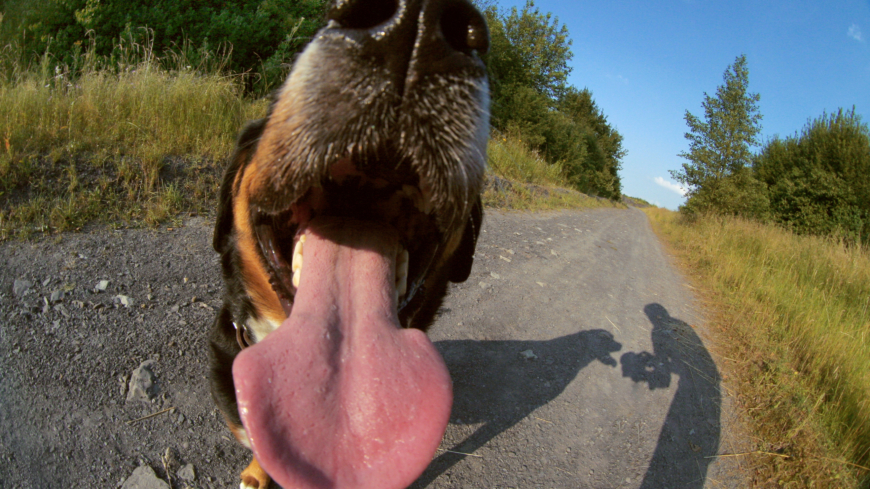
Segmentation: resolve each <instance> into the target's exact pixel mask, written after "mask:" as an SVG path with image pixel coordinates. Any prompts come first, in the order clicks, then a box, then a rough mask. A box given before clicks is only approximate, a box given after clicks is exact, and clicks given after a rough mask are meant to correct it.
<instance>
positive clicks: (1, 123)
mask: <svg viewBox="0 0 870 489" xmlns="http://www.w3.org/2000/svg"><path fill="white" fill-rule="evenodd" d="M179 64H182V68H181V69H179V70H166V69H163V68H161V67H160V66H159V64H158V62H157V60H156V59H155V58H153V57H152V56H150V55H147V54H146V55H145V56H143V57H142V59H141V60H140V61H138V62H136V63H131V64H127V65H126V67H125V68H124V69H122V70H118V71H115V70H106V69H98V68H95V67H91V68H86V69H85V70H84V71H83V72H82V74H81V75H80V76H78V77H77V78H76V79H74V80H73V79H71V78H70V77H69V75H68V74H67V73H65V72H64V71H62V70H57V71H55V70H50V69H48V68H47V67H48V66H49V63H48V61H47V60H43V63H42V64H41V65H40V66H37V67H34V68H30V69H16V70H14V75H13V76H10V77H7V78H6V79H4V80H2V81H0V237H2V238H8V237H11V236H26V235H29V234H32V233H33V232H34V231H37V232H44V231H50V232H51V231H64V230H68V229H75V228H78V227H81V226H82V225H84V224H85V223H87V222H92V221H101V222H112V223H121V224H134V223H137V222H144V223H149V224H154V223H156V222H160V221H163V220H166V219H168V218H170V217H171V216H173V215H174V214H176V213H177V212H178V211H181V210H186V211H196V210H202V209H203V208H205V207H207V206H205V205H204V201H205V200H207V199H212V198H213V197H212V196H213V195H214V193H215V192H216V188H217V185H218V182H219V176H220V173H221V171H222V167H223V162H224V161H225V159H226V157H227V155H229V154H230V153H231V152H232V149H233V143H234V141H235V137H236V134H237V132H238V130H239V128H240V127H241V126H242V125H243V124H244V122H245V121H247V120H249V119H252V118H256V117H261V116H262V115H263V114H264V113H265V108H266V103H265V102H264V101H252V100H248V99H246V98H245V97H244V96H243V94H242V89H241V84H240V83H239V82H238V80H236V79H233V78H228V77H224V76H221V75H219V74H216V73H212V74H207V73H206V74H203V73H200V72H198V71H197V70H195V69H191V68H189V67H184V66H183V63H179Z"/></svg>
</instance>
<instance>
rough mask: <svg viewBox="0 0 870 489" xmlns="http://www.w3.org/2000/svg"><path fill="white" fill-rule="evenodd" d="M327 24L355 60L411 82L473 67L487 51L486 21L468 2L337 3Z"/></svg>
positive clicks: (347, 0) (397, 0)
mask: <svg viewBox="0 0 870 489" xmlns="http://www.w3.org/2000/svg"><path fill="white" fill-rule="evenodd" d="M327 19H328V20H329V21H330V25H329V27H328V28H332V29H337V30H340V31H342V33H343V34H344V35H345V36H347V38H349V39H351V40H352V41H353V42H354V44H355V45H356V48H357V49H359V54H362V55H363V56H369V57H370V59H371V60H372V61H375V62H376V63H377V64H382V65H385V66H384V67H385V68H387V69H389V70H390V71H393V73H394V74H399V73H403V74H405V75H406V76H410V77H412V78H413V77H414V76H415V75H417V76H419V75H421V74H425V73H426V72H434V71H441V72H445V71H452V70H455V69H457V68H463V67H466V66H469V65H471V64H473V65H475V66H479V63H480V61H479V59H478V58H477V55H479V54H483V53H485V52H486V51H487V50H488V48H489V32H488V30H487V26H486V20H485V19H484V17H483V15H482V14H481V13H480V12H479V11H478V10H477V9H476V8H475V7H474V6H473V5H472V4H471V3H470V2H469V1H468V0H337V1H336V2H335V3H334V4H333V7H332V9H331V10H330V11H329V14H328V15H327Z"/></svg>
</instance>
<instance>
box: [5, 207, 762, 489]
mask: <svg viewBox="0 0 870 489" xmlns="http://www.w3.org/2000/svg"><path fill="white" fill-rule="evenodd" d="M210 242H211V223H210V222H209V221H208V220H204V219H191V220H188V221H186V222H185V223H184V225H183V226H181V227H179V228H176V229H167V228H165V227H164V228H162V229H159V230H106V229H103V228H99V229H93V230H90V231H89V232H86V233H79V234H64V235H62V236H60V237H54V238H49V239H44V240H41V241H37V242H29V243H21V242H14V243H4V244H2V245H0V257H2V258H0V317H2V318H3V319H2V321H0V423H2V428H0V488H22V489H25V488H38V489H43V488H69V487H87V488H94V487H107V488H115V487H124V489H145V488H155V489H156V488H168V487H171V488H177V489H180V488H231V487H238V482H237V474H238V472H239V470H240V469H241V468H243V467H244V465H245V464H246V463H247V461H248V460H247V457H248V454H247V452H246V450H245V449H243V448H241V447H240V446H238V445H237V444H236V443H235V441H234V440H232V439H231V436H230V435H229V432H228V431H227V430H226V429H225V427H224V425H223V422H222V420H221V419H220V416H219V415H218V413H217V411H216V409H214V407H213V404H212V401H211V398H210V396H209V394H208V389H207V385H206V381H205V379H206V367H207V362H206V348H205V345H206V342H205V336H206V331H207V330H208V328H209V326H210V323H211V321H212V319H213V317H214V314H215V312H216V311H217V309H218V308H219V306H220V296H221V284H220V280H219V274H218V259H217V256H216V254H215V253H214V252H213V251H212V250H211V247H210ZM704 328H705V326H704V322H703V314H702V312H701V309H700V306H699V304H698V303H697V302H696V300H695V299H694V298H693V296H692V294H691V288H690V287H688V285H687V284H686V282H685V280H684V279H683V278H682V277H681V276H680V275H679V274H678V273H677V272H676V271H675V270H674V268H673V266H672V264H671V262H670V259H669V258H668V257H667V255H666V254H665V253H664V252H663V250H662V247H661V245H660V244H659V242H658V240H657V239H656V237H655V236H654V234H653V233H652V231H651V229H650V227H649V224H648V222H647V220H646V217H645V216H644V214H643V213H642V212H640V211H638V210H636V209H629V210H616V209H606V210H593V211H564V212H553V213H544V214H521V213H501V212H489V213H488V214H487V217H486V221H485V225H484V229H483V233H482V235H481V240H480V243H479V247H478V251H477V254H476V260H475V267H474V270H473V271H472V275H471V278H470V279H469V280H468V282H466V283H464V284H461V285H459V286H455V287H454V288H453V290H452V293H451V296H450V297H449V298H448V300H447V301H446V303H445V308H444V310H443V312H442V314H441V315H440V317H439V319H438V321H437V323H436V324H435V325H434V326H433V328H432V332H431V337H432V339H433V341H435V344H436V346H437V347H438V349H439V350H440V351H441V352H442V354H443V355H444V358H445V360H446V362H447V365H448V367H449V369H450V371H451V374H452V376H453V381H454V390H455V401H454V408H453V414H452V416H451V423H450V425H449V427H448V429H447V433H446V435H445V437H444V441H443V443H442V448H441V450H440V451H439V453H438V454H437V455H436V458H435V460H434V461H433V462H432V464H431V465H430V467H429V469H428V470H427V471H426V472H425V473H424V474H423V475H422V477H421V478H420V479H419V480H418V481H417V482H416V483H415V485H414V486H413V487H415V488H424V487H427V488H484V487H485V488H526V487H535V488H575V487H576V488H587V487H588V488H616V487H619V488H623V487H624V488H638V487H642V488H702V487H717V488H718V487H735V488H737V487H746V486H747V485H748V484H747V480H746V477H748V474H746V473H745V470H742V467H741V466H740V465H739V457H725V458H720V457H715V455H717V454H722V453H733V452H737V451H739V450H740V448H741V446H743V445H744V444H745V442H743V441H741V439H742V438H743V437H741V436H739V435H738V434H737V433H739V432H740V431H741V430H740V429H739V425H740V423H739V420H737V417H736V415H735V414H734V410H733V408H732V400H731V398H730V397H729V396H728V394H727V392H728V391H727V388H726V387H725V385H723V383H722V380H721V374H720V373H719V368H718V367H717V364H720V363H719V361H718V359H716V357H715V356H714V355H713V354H711V353H710V349H712V348H711V346H710V344H709V343H708V340H707V339H706V338H707V337H706V335H705V334H704ZM720 365H721V364H720ZM152 414H156V415H155V416H152V417H149V418H145V419H141V418H143V417H145V416H148V415H152ZM143 467H144V468H143ZM152 469H153V475H152V473H151V471H152ZM134 471H135V472H136V474H135V476H134V475H133V474H134Z"/></svg>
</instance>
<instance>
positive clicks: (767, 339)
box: [646, 208, 870, 487]
mask: <svg viewBox="0 0 870 489" xmlns="http://www.w3.org/2000/svg"><path fill="white" fill-rule="evenodd" d="M646 212H647V214H648V215H649V216H650V219H651V221H652V222H653V225H654V228H655V229H656V230H657V231H658V232H659V233H660V234H661V235H662V236H663V237H664V238H665V239H666V240H667V241H668V242H669V243H670V244H671V246H672V249H673V250H674V251H675V253H676V254H677V255H678V256H679V257H680V258H681V260H682V261H683V263H685V264H686V265H687V266H688V267H689V269H690V270H691V271H692V272H694V273H695V274H696V275H697V276H698V277H699V278H700V280H701V282H702V283H703V284H704V285H705V286H706V288H708V289H709V290H710V291H711V292H712V294H711V295H712V297H713V299H712V304H714V305H716V309H717V311H718V314H717V319H716V321H715V322H716V325H717V326H718V328H719V329H720V331H721V334H722V335H723V339H724V340H725V341H723V342H722V343H723V344H725V345H726V348H728V350H729V352H728V357H730V358H731V359H733V360H734V361H735V364H736V365H737V368H736V370H737V372H738V374H739V376H740V394H741V400H742V402H743V404H744V408H745V409H746V411H747V412H748V413H749V414H750V415H751V416H752V418H753V419H754V420H755V422H756V425H757V427H758V430H759V433H760V434H761V436H762V445H764V446H761V447H760V449H761V450H762V451H771V452H778V453H781V454H783V455H789V456H790V458H785V457H768V458H765V459H764V465H762V468H761V469H760V471H761V472H760V473H761V474H763V475H764V476H765V477H770V478H771V479H770V480H772V481H773V482H775V484H773V485H771V486H772V487H773V486H776V487H783V486H786V487H792V486H793V487H866V486H867V484H868V483H870V479H868V476H870V470H868V469H864V468H861V467H868V466H870V310H868V309H870V253H868V251H867V250H866V249H864V248H861V247H857V246H848V245H846V244H844V243H843V242H842V241H836V240H832V239H825V238H821V237H811V236H797V235H794V234H792V233H790V232H788V231H785V230H783V229H781V228H778V227H775V226H768V225H762V224H759V223H755V222H749V221H744V220H739V219H733V218H718V217H705V218H702V219H699V220H698V221H696V222H693V223H686V222H683V221H682V220H681V219H680V217H679V214H677V213H673V212H670V211H666V210H663V209H657V208H656V209H648V210H647V211H646ZM858 480H862V481H863V482H860V483H859V482H856V481H858ZM776 484H779V485H776Z"/></svg>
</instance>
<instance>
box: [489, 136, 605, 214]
mask: <svg viewBox="0 0 870 489" xmlns="http://www.w3.org/2000/svg"><path fill="white" fill-rule="evenodd" d="M487 159H488V164H489V169H488V175H487V185H486V189H485V191H484V194H483V201H484V204H485V205H486V206H488V207H497V208H505V209H518V210H544V209H564V208H594V207H622V206H621V204H617V203H614V202H611V201H609V200H607V199H600V198H595V197H590V196H588V195H586V194H582V193H580V192H577V191H576V190H572V189H570V184H569V182H568V180H567V178H565V175H564V169H563V168H562V167H561V166H560V165H558V164H549V163H547V162H546V161H545V160H544V158H542V157H541V156H540V155H539V154H537V153H536V152H534V151H532V150H530V149H529V148H528V146H527V145H526V144H525V143H523V141H522V140H521V139H520V138H518V137H515V136H508V135H502V134H497V133H496V134H493V137H492V138H491V139H490V141H489V144H488V145H487Z"/></svg>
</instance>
